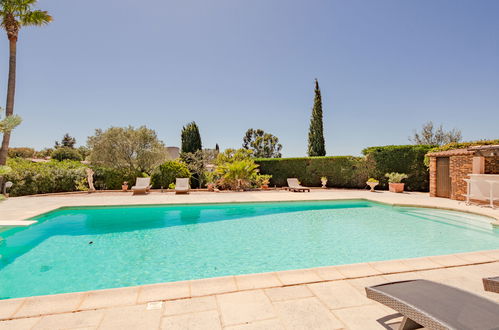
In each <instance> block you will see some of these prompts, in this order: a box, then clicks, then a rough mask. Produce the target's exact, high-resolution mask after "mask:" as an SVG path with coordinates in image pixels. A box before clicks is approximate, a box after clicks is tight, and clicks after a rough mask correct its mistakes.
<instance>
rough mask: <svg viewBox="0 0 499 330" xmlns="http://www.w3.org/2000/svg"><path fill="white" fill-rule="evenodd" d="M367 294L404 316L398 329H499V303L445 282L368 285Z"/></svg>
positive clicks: (414, 281)
mask: <svg viewBox="0 0 499 330" xmlns="http://www.w3.org/2000/svg"><path fill="white" fill-rule="evenodd" d="M366 293H367V297H368V298H370V299H373V300H375V301H377V302H380V303H382V304H383V305H386V306H388V307H390V308H392V309H394V310H396V311H397V312H399V313H400V314H402V315H403V316H404V319H403V321H402V324H401V325H400V327H399V329H404V330H408V329H419V328H422V327H426V328H428V329H442V330H443V329H446V330H448V329H456V330H493V329H499V304H497V303H495V302H493V301H491V300H488V299H485V298H483V297H481V296H478V295H475V294H473V293H470V292H466V291H463V290H461V289H458V288H454V287H451V286H447V285H444V284H440V283H435V282H432V281H427V280H411V281H401V282H392V283H385V284H380V285H375V286H371V287H367V288H366Z"/></svg>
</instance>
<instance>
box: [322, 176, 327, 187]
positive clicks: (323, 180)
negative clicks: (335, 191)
mask: <svg viewBox="0 0 499 330" xmlns="http://www.w3.org/2000/svg"><path fill="white" fill-rule="evenodd" d="M321 183H322V189H327V187H326V185H327V176H323V177H322V178H321Z"/></svg>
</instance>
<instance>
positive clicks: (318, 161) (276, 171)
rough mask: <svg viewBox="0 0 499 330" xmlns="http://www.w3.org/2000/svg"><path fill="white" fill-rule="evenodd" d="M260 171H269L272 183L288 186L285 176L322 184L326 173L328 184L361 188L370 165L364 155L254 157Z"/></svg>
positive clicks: (312, 184)
mask: <svg viewBox="0 0 499 330" xmlns="http://www.w3.org/2000/svg"><path fill="white" fill-rule="evenodd" d="M255 162H256V163H257V164H258V165H260V173H261V174H269V175H272V179H271V180H270V184H271V185H276V186H287V182H286V179H287V178H298V179H299V180H300V182H301V183H302V184H303V185H305V186H311V187H314V186H321V177H323V176H327V178H328V183H327V186H328V187H340V188H364V187H365V186H366V181H367V179H368V178H369V172H370V171H369V166H368V164H367V163H366V161H365V159H364V158H363V157H351V156H336V157H303V158H268V159H256V160H255Z"/></svg>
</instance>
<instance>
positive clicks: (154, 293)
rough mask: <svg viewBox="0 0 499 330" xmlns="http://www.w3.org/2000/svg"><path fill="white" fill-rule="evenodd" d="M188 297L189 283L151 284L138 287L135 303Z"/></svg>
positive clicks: (189, 294)
mask: <svg viewBox="0 0 499 330" xmlns="http://www.w3.org/2000/svg"><path fill="white" fill-rule="evenodd" d="M190 296H191V293H190V288H189V281H183V282H172V283H161V284H151V285H144V286H141V287H140V290H139V297H138V299H137V302H138V303H139V304H141V303H146V302H151V301H159V300H171V299H181V298H189V297H190Z"/></svg>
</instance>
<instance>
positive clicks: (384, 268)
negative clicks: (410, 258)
mask: <svg viewBox="0 0 499 330" xmlns="http://www.w3.org/2000/svg"><path fill="white" fill-rule="evenodd" d="M369 265H371V266H372V267H373V268H374V269H376V270H378V271H380V272H381V273H383V274H389V273H402V272H408V271H411V270H414V269H413V268H412V267H410V266H409V265H407V264H404V263H402V262H400V261H399V260H386V261H376V262H370V263H369Z"/></svg>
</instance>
